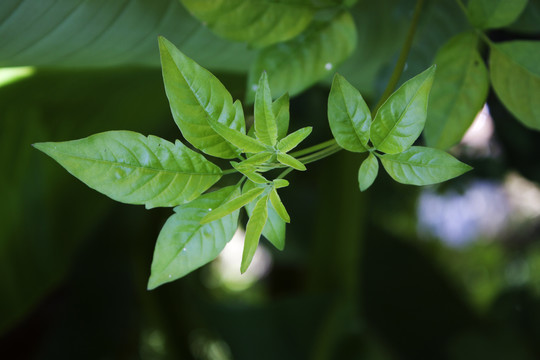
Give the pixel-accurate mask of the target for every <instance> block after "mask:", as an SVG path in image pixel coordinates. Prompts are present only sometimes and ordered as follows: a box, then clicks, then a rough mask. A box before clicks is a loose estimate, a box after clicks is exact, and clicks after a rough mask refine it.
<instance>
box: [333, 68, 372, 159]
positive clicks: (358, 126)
mask: <svg viewBox="0 0 540 360" xmlns="http://www.w3.org/2000/svg"><path fill="white" fill-rule="evenodd" d="M328 122H329V123H330V130H332V134H333V135H334V138H335V139H336V141H337V143H338V144H339V146H341V147H342V148H344V149H345V150H348V151H354V152H364V151H367V147H368V142H369V127H370V125H371V113H370V111H369V108H368V106H367V104H366V102H365V101H364V99H363V98H362V95H360V92H358V90H356V89H355V88H354V87H353V86H352V85H351V84H349V82H348V81H347V80H345V78H344V77H343V76H341V75H339V74H336V75H335V76H334V81H333V82H332V88H331V90H330V95H329V96H328Z"/></svg>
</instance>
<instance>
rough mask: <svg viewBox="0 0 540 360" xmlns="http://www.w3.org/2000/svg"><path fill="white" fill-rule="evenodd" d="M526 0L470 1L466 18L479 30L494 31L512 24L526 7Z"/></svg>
mask: <svg viewBox="0 0 540 360" xmlns="http://www.w3.org/2000/svg"><path fill="white" fill-rule="evenodd" d="M527 2H528V0H470V1H469V4H468V9H467V10H468V16H469V19H470V21H471V23H472V24H473V25H474V26H476V27H478V28H480V29H494V28H500V27H504V26H507V25H510V24H512V23H513V22H514V21H516V19H517V18H518V17H519V15H520V14H521V13H522V12H523V10H524V9H525V6H527Z"/></svg>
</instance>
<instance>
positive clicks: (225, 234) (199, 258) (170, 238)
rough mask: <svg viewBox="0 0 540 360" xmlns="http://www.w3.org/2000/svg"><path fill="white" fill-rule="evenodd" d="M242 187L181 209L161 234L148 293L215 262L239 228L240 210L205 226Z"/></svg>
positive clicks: (213, 194)
mask: <svg viewBox="0 0 540 360" xmlns="http://www.w3.org/2000/svg"><path fill="white" fill-rule="evenodd" d="M239 194H240V189H239V187H238V186H228V187H225V188H222V189H220V190H218V191H214V192H212V193H209V194H205V195H202V196H201V197H199V198H198V199H196V200H194V201H192V202H190V203H187V204H184V205H180V206H177V207H176V208H175V209H174V211H175V214H173V215H172V216H171V217H169V219H168V220H167V222H166V223H165V225H164V226H163V228H162V229H161V232H160V233H159V236H158V239H157V243H156V248H155V250H154V259H153V260H152V272H151V275H150V279H149V280H148V289H149V290H151V289H154V288H156V287H158V286H159V285H162V284H164V283H167V282H170V281H174V280H176V279H178V278H181V277H182V276H184V275H186V274H189V273H190V272H192V271H193V270H195V269H197V268H199V267H201V266H203V265H205V264H207V263H208V262H210V261H212V260H213V259H215V258H216V257H217V256H218V255H219V253H220V252H221V250H223V248H224V247H225V245H226V244H227V242H229V241H230V240H231V239H232V237H233V235H234V233H235V231H236V228H237V227H238V214H239V213H240V212H239V211H238V210H237V211H234V212H232V213H230V214H228V215H226V216H224V217H222V218H221V219H219V220H216V221H213V222H210V223H207V224H201V219H202V218H203V217H204V216H205V215H206V214H208V212H209V211H210V209H213V208H217V207H219V206H220V205H222V204H223V203H225V202H226V201H227V200H228V199H229V198H231V197H234V196H238V195H239Z"/></svg>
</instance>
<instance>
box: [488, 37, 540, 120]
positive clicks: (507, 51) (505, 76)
mask: <svg viewBox="0 0 540 360" xmlns="http://www.w3.org/2000/svg"><path fill="white" fill-rule="evenodd" d="M489 60H490V61H489V69H490V74H491V82H492V84H493V88H494V89H495V92H496V93H497V95H498V96H499V99H501V101H502V103H503V104H504V106H506V108H507V109H508V110H510V112H511V113H512V114H513V115H514V116H515V117H516V118H517V119H518V120H519V121H521V122H522V123H523V124H525V125H526V126H528V127H530V128H533V129H537V130H540V42H538V41H511V42H506V43H499V44H495V45H492V46H491V53H490V58H489Z"/></svg>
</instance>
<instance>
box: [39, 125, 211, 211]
mask: <svg viewBox="0 0 540 360" xmlns="http://www.w3.org/2000/svg"><path fill="white" fill-rule="evenodd" d="M34 146H35V147H36V148H37V149H39V150H41V151H43V152H44V153H46V154H47V155H49V156H50V157H52V158H53V159H55V160H56V161H57V162H58V163H60V165H62V166H63V167H64V168H66V170H67V171H69V172H70V173H71V174H72V175H73V176H75V177H76V178H78V179H79V180H81V181H82V182H84V183H85V184H86V185H88V186H89V187H91V188H92V189H95V190H97V191H99V192H101V193H103V194H105V195H107V196H109V197H110V198H112V199H114V200H116V201H120V202H124V203H128V204H144V205H146V207H147V208H152V207H156V206H176V205H179V204H182V203H184V202H187V201H191V200H193V199H195V198H197V197H198V196H199V195H200V194H201V193H202V192H204V191H205V190H207V189H208V188H209V187H210V186H212V185H213V184H214V183H216V182H217V181H218V180H219V179H220V177H221V170H220V169H219V168H218V167H217V166H216V165H214V164H212V163H211V162H209V161H208V160H206V159H205V158H204V157H203V156H202V155H200V154H197V153H196V152H194V151H193V150H190V149H189V148H187V147H186V146H184V145H183V144H182V143H180V142H179V141H177V142H176V144H172V143H170V142H168V141H166V140H163V139H161V138H158V137H155V136H151V135H150V136H148V137H145V136H143V135H141V134H138V133H135V132H131V131H109V132H104V133H100V134H96V135H92V136H90V137H87V138H84V139H80V140H73V141H65V142H48V143H38V144H35V145H34Z"/></svg>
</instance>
